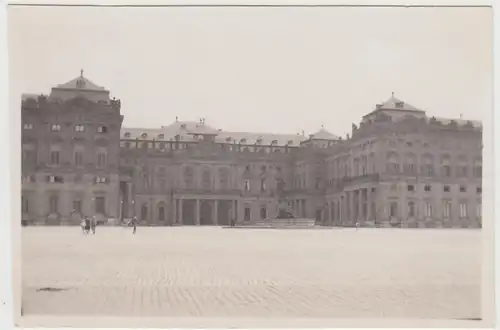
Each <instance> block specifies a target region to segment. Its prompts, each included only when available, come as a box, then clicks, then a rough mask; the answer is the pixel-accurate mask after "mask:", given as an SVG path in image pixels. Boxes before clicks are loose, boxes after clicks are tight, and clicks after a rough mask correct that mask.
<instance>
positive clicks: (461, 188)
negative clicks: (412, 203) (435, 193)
mask: <svg viewBox="0 0 500 330" xmlns="http://www.w3.org/2000/svg"><path fill="white" fill-rule="evenodd" d="M423 188H424V191H425V192H430V191H432V186H431V185H430V184H426V185H424V186H423ZM407 189H408V191H410V192H414V191H415V185H412V184H409V185H408V186H407ZM458 189H459V191H460V192H461V193H466V192H467V187H466V186H459V188H458ZM450 191H451V187H450V186H449V185H444V186H443V192H450ZM482 192H483V189H482V187H476V193H477V194H481V193H482Z"/></svg>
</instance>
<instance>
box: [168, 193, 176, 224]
mask: <svg viewBox="0 0 500 330" xmlns="http://www.w3.org/2000/svg"><path fill="white" fill-rule="evenodd" d="M171 201H172V211H170V212H171V216H170V219H171V220H170V223H171V224H173V223H175V222H176V220H177V199H175V198H173V199H171Z"/></svg>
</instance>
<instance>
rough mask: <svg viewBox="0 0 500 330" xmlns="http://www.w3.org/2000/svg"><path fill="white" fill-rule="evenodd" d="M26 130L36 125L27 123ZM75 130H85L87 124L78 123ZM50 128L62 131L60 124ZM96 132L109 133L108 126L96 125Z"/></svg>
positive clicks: (24, 126)
mask: <svg viewBox="0 0 500 330" xmlns="http://www.w3.org/2000/svg"><path fill="white" fill-rule="evenodd" d="M23 128H24V130H27V131H29V130H32V129H33V128H34V125H33V124H31V123H25V124H24V125H23ZM73 128H74V130H75V132H85V125H83V124H77V125H75V126H74V127H73ZM50 130H51V131H52V132H59V131H61V125H60V124H51V125H50ZM96 132H97V133H107V132H108V127H107V126H104V125H99V126H97V127H96Z"/></svg>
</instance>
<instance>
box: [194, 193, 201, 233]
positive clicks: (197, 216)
mask: <svg viewBox="0 0 500 330" xmlns="http://www.w3.org/2000/svg"><path fill="white" fill-rule="evenodd" d="M194 217H195V218H194V219H195V221H196V225H197V226H199V225H200V200H199V199H197V200H196V208H195V213H194Z"/></svg>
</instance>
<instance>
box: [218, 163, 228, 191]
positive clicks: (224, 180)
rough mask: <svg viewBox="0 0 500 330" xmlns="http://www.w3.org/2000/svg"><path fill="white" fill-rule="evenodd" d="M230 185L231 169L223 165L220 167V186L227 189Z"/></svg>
mask: <svg viewBox="0 0 500 330" xmlns="http://www.w3.org/2000/svg"><path fill="white" fill-rule="evenodd" d="M228 187H229V171H228V169H227V168H225V167H223V168H220V169H219V188H220V189H222V190H226V189H228Z"/></svg>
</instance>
